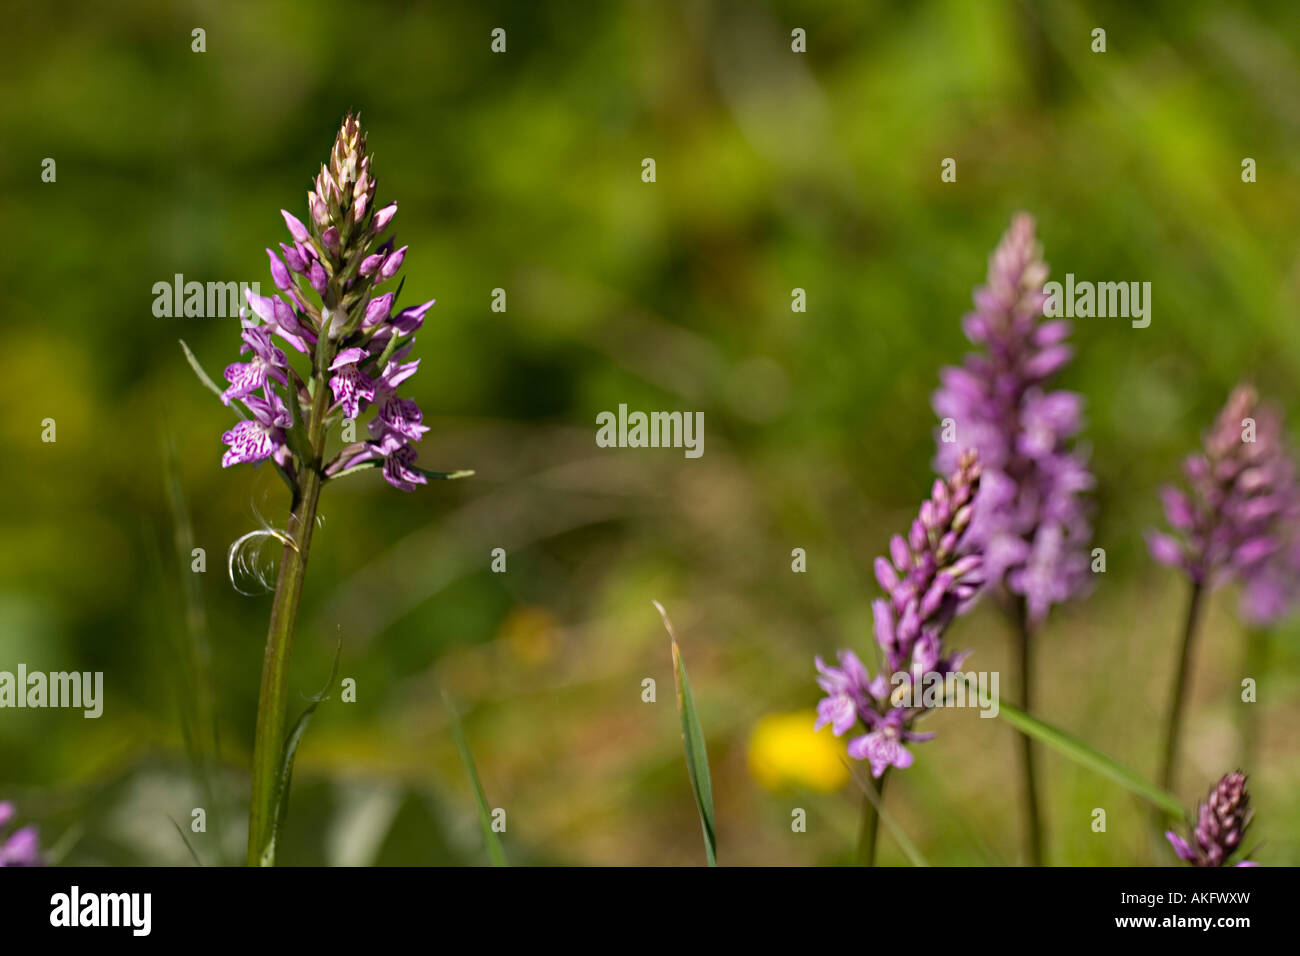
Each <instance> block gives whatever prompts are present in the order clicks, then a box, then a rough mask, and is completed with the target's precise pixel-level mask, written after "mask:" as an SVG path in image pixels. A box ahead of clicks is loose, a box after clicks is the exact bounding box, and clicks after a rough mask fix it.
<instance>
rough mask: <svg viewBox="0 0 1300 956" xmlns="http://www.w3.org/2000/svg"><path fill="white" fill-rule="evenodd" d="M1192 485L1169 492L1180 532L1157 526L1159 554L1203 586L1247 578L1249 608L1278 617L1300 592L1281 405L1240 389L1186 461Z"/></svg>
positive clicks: (1264, 617) (1297, 486) (1152, 539)
mask: <svg viewBox="0 0 1300 956" xmlns="http://www.w3.org/2000/svg"><path fill="white" fill-rule="evenodd" d="M1183 470H1184V473H1185V474H1186V476H1187V483H1188V488H1189V491H1187V492H1184V491H1182V490H1181V489H1179V488H1175V487H1173V486H1172V485H1170V486H1166V487H1164V488H1162V489H1161V491H1160V498H1161V502H1162V503H1163V505H1164V511H1165V518H1166V520H1167V521H1168V522H1169V526H1170V528H1171V529H1172V530H1173V532H1174V533H1173V534H1166V533H1163V532H1158V531H1151V532H1149V533H1148V535H1147V543H1148V546H1149V548H1150V550H1151V556H1152V557H1153V558H1155V559H1156V560H1157V561H1158V562H1160V563H1161V564H1165V565H1169V566H1170V567H1176V568H1178V569H1180V570H1181V571H1182V572H1183V573H1184V574H1186V575H1187V577H1188V579H1189V580H1190V581H1191V582H1192V584H1193V585H1194V586H1197V587H1214V586H1215V585H1217V584H1220V583H1223V582H1225V581H1229V580H1237V581H1239V582H1241V583H1242V585H1243V595H1244V601H1243V605H1242V610H1243V611H1244V612H1245V615H1246V616H1247V618H1248V619H1249V620H1251V621H1252V623H1272V622H1273V621H1275V620H1277V619H1279V618H1281V617H1282V616H1284V615H1285V614H1286V613H1287V611H1288V610H1290V609H1291V608H1292V607H1294V606H1295V605H1296V603H1297V600H1298V599H1300V535H1298V534H1297V531H1300V483H1297V480H1296V472H1295V467H1294V465H1293V464H1292V460H1291V453H1290V449H1289V448H1288V447H1287V443H1286V439H1285V437H1284V433H1283V429H1282V420H1281V417H1280V416H1279V415H1278V413H1277V412H1276V410H1275V409H1273V408H1272V407H1270V406H1268V405H1266V404H1263V403H1262V402H1261V401H1260V399H1259V395H1258V393H1257V392H1256V391H1255V390H1254V389H1253V388H1251V387H1250V386H1247V385H1241V386H1238V387H1237V388H1236V389H1235V390H1234V391H1233V393H1232V395H1231V396H1229V398H1228V402H1227V404H1226V405H1225V406H1224V407H1223V410H1222V411H1221V412H1220V413H1219V416H1218V418H1217V419H1216V420H1215V423H1214V427H1213V428H1212V429H1211V430H1210V432H1209V433H1208V434H1207V435H1206V436H1205V442H1204V447H1203V449H1202V450H1201V451H1200V452H1199V453H1197V454H1195V455H1193V456H1192V457H1190V458H1188V459H1187V462H1186V464H1185V465H1184V469H1183Z"/></svg>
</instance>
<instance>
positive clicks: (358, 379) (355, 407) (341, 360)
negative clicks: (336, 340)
mask: <svg viewBox="0 0 1300 956" xmlns="http://www.w3.org/2000/svg"><path fill="white" fill-rule="evenodd" d="M367 357H368V356H367V354H366V350H365V349H363V348H357V347H353V348H350V349H344V350H343V351H342V352H340V353H339V354H338V357H337V358H335V359H334V362H333V364H331V365H330V371H331V372H334V377H333V378H331V379H330V390H331V391H332V392H333V393H334V401H336V402H338V404H339V407H340V408H341V409H343V414H344V416H345V417H347V418H351V419H355V418H356V417H357V416H358V415H360V414H361V408H362V403H363V402H368V401H374V399H375V383H374V382H373V381H371V379H370V376H368V375H367V374H366V373H365V372H363V371H361V368H360V365H359V363H360V362H361V361H362V360H363V359H365V358H367Z"/></svg>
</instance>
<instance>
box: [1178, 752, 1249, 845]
mask: <svg viewBox="0 0 1300 956" xmlns="http://www.w3.org/2000/svg"><path fill="white" fill-rule="evenodd" d="M1254 815H1255V811H1254V810H1252V809H1251V808H1250V794H1248V793H1247V792H1246V775H1245V774H1243V773H1241V772H1240V771H1235V772H1233V773H1230V774H1226V775H1225V776H1224V777H1222V778H1221V779H1220V780H1219V782H1218V783H1216V784H1215V785H1214V787H1213V788H1212V789H1211V790H1210V795H1209V797H1208V798H1207V799H1206V801H1205V802H1204V803H1202V804H1201V805H1200V806H1199V807H1197V810H1196V823H1195V825H1193V826H1192V827H1191V832H1190V833H1189V834H1188V837H1189V839H1183V838H1182V837H1181V836H1179V835H1178V834H1177V833H1175V832H1174V831H1173V830H1168V831H1166V832H1165V837H1166V838H1167V839H1168V840H1169V843H1170V844H1171V845H1172V846H1173V848H1174V853H1176V854H1177V855H1178V859H1180V860H1182V861H1183V862H1184V863H1190V864H1191V865H1192V866H1258V865H1259V864H1258V863H1254V862H1252V861H1250V860H1242V861H1240V862H1238V863H1229V862H1228V861H1229V859H1230V858H1231V857H1232V855H1233V854H1234V853H1236V852H1237V851H1238V850H1239V849H1241V845H1242V842H1243V841H1244V840H1245V838H1246V830H1247V828H1248V827H1249V826H1250V821H1251V818H1252V817H1253V816H1254Z"/></svg>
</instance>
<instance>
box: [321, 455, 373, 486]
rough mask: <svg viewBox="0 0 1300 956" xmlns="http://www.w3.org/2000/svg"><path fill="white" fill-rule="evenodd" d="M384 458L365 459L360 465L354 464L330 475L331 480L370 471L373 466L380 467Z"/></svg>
mask: <svg viewBox="0 0 1300 956" xmlns="http://www.w3.org/2000/svg"><path fill="white" fill-rule="evenodd" d="M383 463H384V462H383V459H380V458H371V459H370V460H369V461H363V462H362V463H361V464H359V465H353V466H352V467H351V468H344V469H343V470H342V471H340V472H339V473H338V474H335V475H330V477H329V480H330V481H338V480H339V479H340V478H346V477H347V476H348V475H355V474H356V473H357V472H359V471H368V470H370V469H371V468H378V467H379V466H380V465H382V464H383Z"/></svg>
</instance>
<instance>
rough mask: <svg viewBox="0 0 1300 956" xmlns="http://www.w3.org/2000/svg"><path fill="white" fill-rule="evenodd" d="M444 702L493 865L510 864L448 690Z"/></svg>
mask: <svg viewBox="0 0 1300 956" xmlns="http://www.w3.org/2000/svg"><path fill="white" fill-rule="evenodd" d="M442 703H443V706H444V707H446V708H447V719H448V721H449V722H450V724H451V735H452V737H453V738H455V740H456V749H457V750H459V751H460V759H461V760H462V761H463V762H464V764H465V772H466V773H468V774H469V782H470V785H471V786H472V787H473V789H474V800H475V802H476V803H477V804H478V822H479V826H480V827H481V828H482V830H483V842H484V843H486V844H487V851H488V856H489V857H490V858H491V860H492V865H493V866H509V865H510V864H509V863H507V862H506V851H505V848H504V847H502V846H501V838H500V837H499V836H498V835H497V832H496V831H495V830H493V829H492V810H491V808H489V807H488V802H487V795H486V794H485V793H484V792H483V782H482V781H481V780H479V778H478V768H477V767H475V766H474V756H473V754H471V753H470V752H469V744H467V743H466V742H465V732H464V730H463V729H462V728H461V726H460V715H459V714H457V713H456V708H455V706H454V705H453V704H452V702H451V697H449V696H448V695H447V692H446V691H443V692H442Z"/></svg>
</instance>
